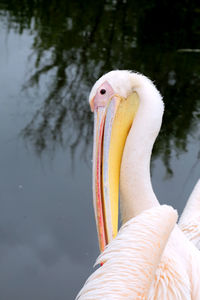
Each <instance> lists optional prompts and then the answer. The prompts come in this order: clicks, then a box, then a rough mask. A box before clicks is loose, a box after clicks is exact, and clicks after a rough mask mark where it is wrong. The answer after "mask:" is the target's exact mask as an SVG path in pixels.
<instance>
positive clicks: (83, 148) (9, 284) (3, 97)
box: [0, 0, 200, 300]
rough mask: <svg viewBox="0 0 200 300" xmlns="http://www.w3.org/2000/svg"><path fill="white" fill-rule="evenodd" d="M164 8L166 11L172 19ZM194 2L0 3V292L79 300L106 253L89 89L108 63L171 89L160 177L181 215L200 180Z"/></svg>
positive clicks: (199, 53) (8, 296)
mask: <svg viewBox="0 0 200 300" xmlns="http://www.w3.org/2000/svg"><path fill="white" fill-rule="evenodd" d="M166 12H167V14H166ZM199 20H200V8H199V7H198V6H197V1H196V2H195V1H190V2H189V1H180V2H174V3H173V4H172V5H171V6H170V7H169V4H168V2H164V1H158V2H157V1H145V0H142V1H87V3H85V2H83V1H75V2H72V1H66V0H65V1H61V0H60V1H53V0H49V1H39V0H38V1H36V0H32V1H28V0H24V1H20V0H18V1H17V0H13V1H3V0H0V124H1V126H0V149H1V150H0V266H1V267H0V298H1V299H2V300H12V299H21V300H23V299H30V300H31V299H34V300H35V299H38V300H40V299H41V300H42V299H47V300H51V299H52V300H54V299H60V300H62V299H63V300H64V299H65V300H66V299H74V297H75V295H76V294H77V292H78V291H79V289H80V287H81V285H82V284H83V282H84V281H85V279H86V278H87V277H88V275H89V274H90V273H91V272H92V265H93V263H94V261H95V258H96V257H97V255H98V245H97V237H96V228H95V224H94V217H93V208H92V191H91V167H92V163H91V152H92V149H91V148H92V114H91V113H90V111H89V107H88V102H87V98H88V93H89V91H90V88H91V86H92V85H93V83H94V82H95V81H96V80H97V78H98V77H99V76H101V75H102V74H103V73H104V72H106V71H109V70H111V69H116V68H119V69H133V70H137V71H139V72H142V73H144V74H145V75H147V76H149V77H150V78H151V79H152V80H154V82H155V83H156V85H157V87H158V88H159V90H160V91H161V93H162V95H163V96H164V101H165V107H166V112H165V117H164V121H163V127H162V131H161V133H160V135H159V139H158V140H157V142H156V145H155V148H154V153H153V162H152V180H153V185H154V188H155V191H156V194H157V196H158V198H159V200H160V202H161V203H168V204H171V205H173V206H174V207H176V208H177V209H178V210H179V212H181V211H182V209H183V207H184V205H185V202H186V199H187V197H188V195H189V194H190V192H191V190H192V188H193V185H194V184H195V182H196V181H197V179H198V178H199V176H200V164H199V157H200V152H199V150H200V135H199V133H200V130H199V129H200V128H199V119H200V22H199Z"/></svg>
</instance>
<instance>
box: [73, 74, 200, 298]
mask: <svg viewBox="0 0 200 300" xmlns="http://www.w3.org/2000/svg"><path fill="white" fill-rule="evenodd" d="M106 93H107V94H106ZM132 95H133V96H132ZM136 98H137V99H139V100H137V101H138V104H137V105H136V104H135V101H136V100H135V99H136ZM126 99H127V100H126ZM90 104H91V107H92V109H93V110H94V112H95V114H96V117H95V118H96V119H95V122H96V123H97V125H98V124H100V125H98V126H97V125H95V126H96V127H95V128H96V129H95V130H96V131H95V135H94V136H95V137H97V141H98V145H97V150H96V148H95V147H94V158H95V159H96V158H97V163H96V165H94V173H95V170H96V169H97V170H98V172H97V173H96V174H97V177H96V179H95V181H94V185H93V189H94V199H95V201H96V202H95V210H96V220H97V228H98V233H99V242H100V248H101V250H104V247H105V245H106V244H107V243H108V242H110V241H111V240H112V237H114V236H115V227H116V225H115V222H114V218H116V214H111V213H110V211H111V210H112V209H113V210H116V207H117V206H116V204H115V203H116V201H117V200H118V193H116V192H115V189H114V188H113V185H115V186H116V185H117V183H118V182H119V176H117V175H116V174H117V172H118V173H119V172H120V199H121V214H122V222H123V223H124V224H126V225H125V226H126V228H127V231H126V234H125V237H123V243H125V242H126V249H127V252H123V251H122V243H121V244H120V241H121V240H120V239H118V237H117V239H116V240H117V242H116V243H115V241H113V242H111V243H110V244H108V246H107V248H106V250H105V254H104V253H103V254H102V255H101V259H100V260H98V262H103V263H104V265H105V266H103V267H101V268H100V269H99V270H97V271H96V272H97V273H96V272H95V273H96V275H97V278H100V277H101V278H102V276H103V275H104V276H106V274H108V273H106V272H109V266H110V267H111V268H112V267H113V266H112V263H110V261H112V257H116V259H117V261H116V265H115V267H114V268H113V269H112V274H114V273H115V272H116V274H115V276H116V278H117V280H118V284H119V286H120V287H121V289H122V291H123V287H124V288H125V290H126V288H127V287H129V288H130V289H129V291H130V294H126V293H123V292H122V293H121V294H120V292H119V294H117V293H114V292H113V293H114V294H113V295H112V294H106V293H105V290H104V289H103V286H102V289H100V290H99V292H98V293H97V294H96V296H95V289H96V290H97V289H99V285H100V284H101V282H102V281H100V282H99V281H98V280H94V281H90V280H89V281H87V283H86V285H85V286H84V288H83V291H82V292H81V293H80V296H79V297H80V299H94V300H95V299H148V300H157V299H162V300H170V299H172V300H190V299H191V300H192V299H196V300H197V299H200V285H199V280H200V253H199V251H198V249H197V248H196V247H195V246H194V244H193V243H192V242H190V241H189V239H187V237H186V236H185V235H184V234H183V232H182V231H181V230H180V229H179V228H178V226H177V225H176V226H175V228H174V230H173V231H172V234H171V236H170V237H169V241H168V243H167V246H166V247H165V249H164V252H163V255H162V257H161V260H160V262H159V264H158V266H157V269H156V272H155V275H154V277H153V279H152V281H151V285H150V289H149V290H148V294H142V292H141V293H140V295H139V294H138V296H137V297H136V296H133V295H134V293H133V294H132V296H131V291H132V290H133V289H134V288H136V290H137V283H136V281H135V279H133V278H131V277H129V276H125V275H124V274H125V273H126V272H127V274H129V272H130V270H131V269H132V268H134V265H131V263H133V262H131V257H130V255H131V251H132V252H134V251H136V252H137V251H138V253H139V252H142V254H143V256H145V255H146V253H147V252H148V247H147V248H145V247H143V243H144V244H146V237H144V240H142V239H141V240H140V242H139V245H138V244H137V245H134V244H131V242H130V241H131V240H132V239H133V240H134V238H133V237H132V236H131V235H132V234H133V232H132V231H131V229H130V230H129V228H128V227H129V226H130V228H131V224H132V222H134V218H137V217H138V216H140V214H143V213H144V211H148V210H149V209H153V208H156V207H159V202H158V200H157V198H156V196H155V194H154V192H153V189H152V185H151V178H150V158H151V152H152V148H153V144H154V142H155V139H156V137H157V134H158V132H159V130H160V126H161V122H162V115H163V110H164V106H163V102H162V98H161V96H160V93H159V92H158V90H157V89H156V87H155V86H154V85H153V83H152V82H151V81H150V80H149V79H148V78H147V77H145V76H143V75H140V74H137V73H131V72H129V71H112V72H109V73H108V74H106V75H104V76H102V77H101V78H100V79H99V80H98V81H97V82H96V84H95V85H94V87H93V89H92V91H91V94H90ZM134 105H135V106H134ZM123 107H125V109H126V110H127V111H128V110H129V114H130V111H131V109H133V107H135V108H134V109H133V112H132V121H131V126H130V125H127V127H125V125H124V123H123V122H122V121H123V118H124V116H123V113H121V112H120V109H121V111H122V112H123V109H124V108H123ZM127 107H128V109H127ZM99 112H101V115H100V117H99ZM121 116H122V117H121ZM125 116H126V115H125ZM127 118H128V117H127ZM98 120H100V121H98ZM124 120H125V118H124ZM98 122H99V123H98ZM124 122H127V121H126V120H125V121H124ZM116 124H117V125H118V124H120V126H121V127H119V126H118V127H117V125H116ZM123 126H124V128H125V129H124V131H126V132H127V133H126V138H125V139H124V144H123V145H122V144H120V141H118V139H117V134H116V133H115V131H114V129H115V127H117V128H118V131H119V136H120V137H121V136H122V137H123V134H122V133H121V132H120V130H122V131H123V129H120V130H119V128H123ZM128 126H129V128H128ZM98 128H100V129H101V130H102V128H104V133H101V138H100V139H99V136H100V135H99V132H100V130H99V129H98ZM98 130H99V131H98ZM101 132H102V131H101ZM121 140H122V138H121ZM102 141H103V142H102ZM113 141H114V142H113ZM102 143H103V145H105V146H103V147H104V148H103V150H102V146H101V145H102ZM112 143H114V144H115V145H118V148H119V149H121V150H120V151H121V152H122V153H123V157H122V159H120V158H119V155H118V156H117V154H116V153H115V151H117V149H115V148H116V146H115V148H112ZM99 149H100V150H99ZM110 149H111V150H110ZM113 149H114V150H113ZM102 152H103V154H102ZM110 153H111V154H110ZM121 155H122V154H121ZM100 157H102V163H100V162H99V160H100ZM106 157H108V158H106ZM116 165H119V167H118V169H117V167H116ZM113 170H114V173H113ZM99 174H100V175H99ZM101 174H103V175H101ZM94 175H95V174H94ZM111 175H112V176H111ZM109 176H110V177H109ZM113 177H114V178H115V181H114V179H113ZM102 190H103V192H102V194H101V191H102ZM113 191H114V192H113ZM113 194H114V196H113ZM193 198H194V197H193ZM101 201H102V202H103V204H101ZM190 202H191V201H190ZM193 202H194V201H193ZM193 202H192V203H193ZM197 202H198V200H197V201H196V202H195V203H197ZM99 205H100V206H99ZM197 206H198V205H197V204H196V207H197ZM189 207H190V208H191V207H194V205H190V206H189ZM190 211H191V214H194V210H192V209H190ZM185 215H187V213H185ZM153 218H155V216H152V222H153V221H154V220H153ZM194 219H195V222H197V223H198V221H196V218H191V220H192V221H191V222H190V223H191V224H190V225H189V226H187V217H185V218H184V221H183V222H182V224H183V225H182V226H183V227H184V226H185V227H184V228H186V229H185V231H187V230H189V231H190V232H193V231H195V230H196V231H195V232H197V231H198V230H197V228H196V227H195V225H194V221H193V220H194ZM127 222H128V223H127ZM195 224H196V223H195ZM199 227H200V226H199ZM194 228H195V229H194ZM198 234H199V233H198ZM198 234H196V235H197V236H196V237H195V244H198V242H199V241H200V235H198ZM193 235H194V234H193ZM193 235H192V236H193ZM121 236H122V233H121ZM190 236H191V234H190V235H189V237H190ZM149 238H150V236H149ZM193 240H194V238H193ZM197 240H198V242H197ZM161 242H162V237H161V240H160V243H161ZM114 243H115V244H114ZM149 243H150V241H149ZM116 244H117V247H116ZM113 245H114V250H112V247H113ZM134 247H136V248H134ZM158 247H159V245H158ZM128 250H130V251H128ZM133 250H134V251H133ZM106 253H112V256H108V255H106ZM125 262H126V263H125ZM149 263H150V262H149ZM143 267H144V269H145V268H146V267H148V263H147V262H146V265H145V264H144V265H143ZM140 272H142V270H139V271H138V277H139V276H140V275H141V274H140ZM95 273H94V274H93V275H92V278H95V276H96V275H95ZM99 276H100V277H99ZM113 276H114V275H113ZM115 276H114V278H115ZM147 276H148V274H147ZM125 278H126V280H127V281H125ZM131 280H132V281H131ZM88 284H89V285H90V293H91V289H92V290H93V291H94V293H93V298H90V297H89V294H88V297H87V292H85V291H87V288H88ZM107 284H110V287H111V289H112V290H113V291H116V286H117V282H116V281H114V283H113V281H112V278H110V279H109V281H108V283H107ZM112 284H114V287H112ZM97 285H98V286H97ZM101 292H102V293H101ZM81 297H83V298H81Z"/></svg>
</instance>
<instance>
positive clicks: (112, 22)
mask: <svg viewBox="0 0 200 300" xmlns="http://www.w3.org/2000/svg"><path fill="white" fill-rule="evenodd" d="M0 16H1V19H2V22H5V25H6V26H7V27H8V29H9V28H14V29H15V30H16V31H17V32H18V33H22V32H23V31H24V30H29V31H30V32H31V33H32V34H34V43H33V45H32V48H33V53H34V55H36V60H35V69H34V70H33V74H32V75H31V76H30V78H29V79H28V81H27V83H26V88H29V87H34V86H37V85H39V83H40V82H41V81H42V80H43V78H44V76H45V78H47V79H48V93H47V94H46V97H45V98H44V101H43V103H42V105H41V108H40V110H38V111H36V112H35V115H34V117H33V119H32V120H31V121H30V123H29V124H27V126H26V128H25V129H24V131H23V135H24V137H25V138H27V139H28V140H30V141H31V142H32V143H33V145H34V146H35V149H36V150H37V151H38V152H39V153H41V152H42V151H44V150H45V149H46V148H49V147H54V146H55V145H56V144H57V142H60V143H65V142H66V141H69V139H70V143H71V146H72V149H75V148H76V146H77V145H78V144H79V143H80V142H82V143H83V144H84V145H85V146H87V145H88V144H89V143H90V142H91V140H92V115H91V113H90V111H89V106H88V103H87V101H86V99H87V96H88V93H89V90H90V88H91V86H92V85H93V83H94V82H95V81H96V79H97V78H98V77H99V76H101V75H102V74H103V73H104V72H106V71H109V70H111V69H132V70H137V71H139V72H142V73H144V74H145V75H147V76H149V77H150V78H151V79H153V80H154V82H155V83H156V85H157V86H158V88H159V90H160V91H161V93H162V95H163V96H164V101H165V104H166V112H165V116H164V125H163V127H162V132H161V134H160V136H159V139H158V142H157V143H156V147H155V149H154V156H158V155H160V156H161V157H162V159H163V161H164V162H165V165H166V167H167V170H168V172H169V173H170V172H171V170H170V155H171V151H172V149H173V148H175V149H176V151H177V153H179V152H181V151H186V150H187V139H188V136H189V134H190V133H194V132H195V129H196V126H197V123H198V121H199V103H200V96H199V91H200V64H199V59H200V53H199V51H198V49H200V25H199V16H200V9H199V7H198V1H194V0H191V1H186V0H184V1H176V2H175V1H174V3H171V4H170V5H169V2H168V1H156V0H152V1H147V0H140V1H137V0H136V1H125V0H118V1H117V0H112V1H110V0H107V1H91V0H90V1H66V0H59V1H55V0H49V1H45V0H43V1H42V0H23V1H21V0H10V1H9V2H7V1H5V0H4V1H2V0H0ZM5 17H6V18H5ZM181 49H196V51H193V50H187V51H184V50H181ZM72 126H73V128H75V129H76V130H75V132H76V136H74V131H73V134H71V138H70V128H71V127H72ZM66 127H67V129H66ZM71 133H72V131H71Z"/></svg>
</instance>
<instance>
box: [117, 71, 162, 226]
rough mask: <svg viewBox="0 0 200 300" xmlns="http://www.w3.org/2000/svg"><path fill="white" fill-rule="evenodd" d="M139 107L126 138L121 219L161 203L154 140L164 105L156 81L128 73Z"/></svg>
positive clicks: (124, 220) (122, 171)
mask: <svg viewBox="0 0 200 300" xmlns="http://www.w3.org/2000/svg"><path fill="white" fill-rule="evenodd" d="M129 76H130V77H129V79H130V81H131V86H132V91H136V92H137V94H138V96H139V101H140V104H139V108H138V112H137V114H136V117H135V119H134V121H133V124H132V127H131V129H130V132H129V135H128V137H127V140H126V144H125V148H124V152H123V158H122V164H121V171H120V204H121V216H122V221H123V223H125V222H126V221H128V220H129V219H130V218H132V217H134V216H136V215H138V214H139V213H141V212H142V211H143V210H145V209H149V208H151V207H153V206H156V205H158V204H159V203H158V200H157V198H156V196H155V194H154V191H153V188H152V184H151V177H150V158H151V153H152V148H153V144H154V142H155V139H156V137H157V135H158V133H159V131H160V127H161V123H162V116H163V111H164V105H163V102H162V97H161V95H160V93H159V92H158V90H157V89H156V87H155V86H154V84H153V83H152V82H151V81H150V80H149V79H148V78H147V77H145V76H143V75H140V74H136V73H129Z"/></svg>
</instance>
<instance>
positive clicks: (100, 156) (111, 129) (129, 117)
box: [89, 70, 163, 251]
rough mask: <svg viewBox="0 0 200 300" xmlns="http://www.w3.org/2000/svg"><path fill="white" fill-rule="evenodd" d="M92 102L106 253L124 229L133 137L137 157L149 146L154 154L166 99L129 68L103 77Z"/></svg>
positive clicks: (97, 206) (98, 214) (96, 199)
mask: <svg viewBox="0 0 200 300" xmlns="http://www.w3.org/2000/svg"><path fill="white" fill-rule="evenodd" d="M89 102H90V107H91V110H92V111H93V112H94V145H93V203H94V210H95V218H96V224H97V232H98V238H99V246H100V250H101V251H103V250H104V248H105V246H106V245H107V244H108V243H109V242H110V241H111V240H112V239H113V238H114V237H115V236H116V234H117V231H118V211H119V209H118V207H119V204H118V203H119V179H120V169H121V172H122V167H121V164H122V157H123V160H124V159H126V158H125V157H124V156H125V153H124V152H125V148H126V146H125V145H126V142H127V138H128V136H129V135H130V132H132V133H131V138H130V139H131V144H132V145H133V144H134V147H132V150H130V149H128V148H127V151H131V152H132V153H131V156H133V157H134V155H135V158H137V156H138V152H140V151H141V153H143V150H142V146H141V145H143V144H145V145H146V148H145V151H146V152H147V154H148V155H149V151H150V153H151V150H152V146H153V143H154V141H155V139H156V137H157V135H158V132H159V130H160V126H161V122H162V115H163V102H162V98H161V96H160V94H159V92H158V90H157V89H156V88H155V86H154V85H153V83H152V82H151V81H150V80H149V79H148V78H147V77H145V76H143V75H141V74H138V73H133V72H130V71H125V70H124V71H119V70H117V71H111V72H109V73H107V74H105V75H103V76H102V77H101V78H100V79H99V80H98V81H97V82H96V83H95V84H94V86H93V88H92V90H91V93H90V96H89ZM127 147H128V146H127ZM129 148H130V147H129ZM129 154H130V153H129ZM144 159H145V155H144ZM133 161H134V160H133ZM138 163H139V162H138ZM133 164H134V163H133ZM136 164H137V162H135V166H136ZM125 168H126V167H125ZM132 168H133V172H134V166H132ZM128 176H129V177H130V176H131V174H128ZM124 178H125V179H124V180H125V181H126V182H127V179H126V176H125V177H124ZM120 181H121V179H120ZM120 189H123V184H122V186H121V182H120Z"/></svg>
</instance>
